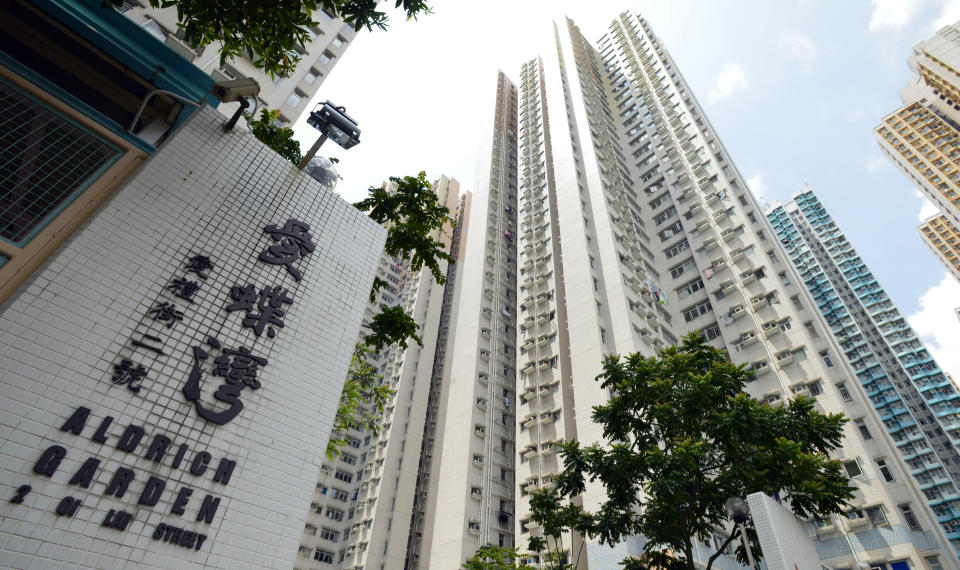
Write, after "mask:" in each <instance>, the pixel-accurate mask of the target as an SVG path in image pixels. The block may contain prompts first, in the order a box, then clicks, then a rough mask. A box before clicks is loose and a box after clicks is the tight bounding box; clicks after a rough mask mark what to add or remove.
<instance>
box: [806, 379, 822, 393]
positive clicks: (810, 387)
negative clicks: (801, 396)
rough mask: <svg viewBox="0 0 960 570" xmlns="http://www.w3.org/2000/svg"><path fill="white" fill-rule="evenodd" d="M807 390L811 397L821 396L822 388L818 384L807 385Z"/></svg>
mask: <svg viewBox="0 0 960 570" xmlns="http://www.w3.org/2000/svg"><path fill="white" fill-rule="evenodd" d="M807 390H810V395H811V396H819V395H820V394H823V387H822V386H820V382H811V383H810V384H807Z"/></svg>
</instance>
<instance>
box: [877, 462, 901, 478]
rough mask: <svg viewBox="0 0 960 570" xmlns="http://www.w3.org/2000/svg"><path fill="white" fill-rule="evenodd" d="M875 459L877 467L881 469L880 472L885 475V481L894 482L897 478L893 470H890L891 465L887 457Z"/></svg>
mask: <svg viewBox="0 0 960 570" xmlns="http://www.w3.org/2000/svg"><path fill="white" fill-rule="evenodd" d="M875 461H876V462H877V469H879V470H880V474H881V475H883V480H884V481H886V482H887V483H893V482H894V481H896V480H897V479H896V478H895V477H894V476H893V471H891V470H890V466H889V465H887V460H886V459H883V458H882V457H881V458H877V459H876V460H875Z"/></svg>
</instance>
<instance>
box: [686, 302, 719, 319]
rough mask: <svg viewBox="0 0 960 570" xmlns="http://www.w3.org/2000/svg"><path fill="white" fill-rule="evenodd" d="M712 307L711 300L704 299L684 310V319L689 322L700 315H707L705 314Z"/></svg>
mask: <svg viewBox="0 0 960 570" xmlns="http://www.w3.org/2000/svg"><path fill="white" fill-rule="evenodd" d="M712 308H713V307H712V306H711V305H710V301H709V300H707V301H702V302H700V303H697V304H696V305H694V306H692V307H690V308H689V309H686V310H684V311H683V319H684V320H685V321H686V322H688V323H689V322H690V321H692V320H694V319H696V318H698V317H699V316H700V315H705V314H707V313H708V312H709V311H710V309H712Z"/></svg>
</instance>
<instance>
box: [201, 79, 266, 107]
mask: <svg viewBox="0 0 960 570" xmlns="http://www.w3.org/2000/svg"><path fill="white" fill-rule="evenodd" d="M210 92H211V93H213V95H214V96H215V97H216V98H217V99H220V101H221V102H223V103H231V102H233V101H241V100H243V99H244V98H245V97H256V96H257V95H259V94H260V84H259V83H257V82H256V80H254V79H252V78H250V77H241V78H240V79H231V80H230V81H217V82H216V83H214V84H213V87H211V88H210Z"/></svg>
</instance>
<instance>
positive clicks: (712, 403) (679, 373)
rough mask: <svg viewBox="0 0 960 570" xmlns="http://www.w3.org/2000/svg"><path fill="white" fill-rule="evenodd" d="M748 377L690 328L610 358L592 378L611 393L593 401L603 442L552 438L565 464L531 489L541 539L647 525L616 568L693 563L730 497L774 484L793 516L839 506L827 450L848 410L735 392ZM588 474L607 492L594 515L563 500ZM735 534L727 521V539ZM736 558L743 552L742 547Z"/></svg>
mask: <svg viewBox="0 0 960 570" xmlns="http://www.w3.org/2000/svg"><path fill="white" fill-rule="evenodd" d="M748 377H749V374H748V372H747V371H745V370H744V368H743V367H742V366H736V365H734V364H730V363H728V362H727V361H726V360H725V358H724V355H723V353H721V352H720V351H718V350H717V349H715V348H713V347H711V346H709V345H707V344H706V342H705V340H704V339H703V337H701V336H697V335H690V336H687V337H685V338H684V339H683V341H682V344H681V345H679V346H675V347H670V348H667V349H666V350H664V351H663V352H662V353H661V354H660V355H659V357H650V358H647V357H644V356H643V355H641V354H639V353H636V354H632V355H629V356H627V357H626V358H621V357H619V356H616V355H614V356H611V357H608V358H607V359H606V360H605V361H604V363H603V372H602V373H601V374H600V376H598V380H600V382H601V385H602V387H603V388H605V389H608V390H610V391H611V392H612V393H613V394H614V395H613V396H612V397H611V398H610V400H609V401H608V402H607V403H606V404H603V405H599V406H596V407H594V411H593V420H594V421H595V422H597V423H599V424H600V425H602V426H603V435H604V438H605V439H606V445H603V446H601V445H600V444H597V443H594V444H592V445H588V446H583V445H581V444H580V443H579V442H577V441H570V442H566V443H564V444H562V445H561V452H560V455H561V457H562V458H563V463H564V469H563V471H562V473H561V474H559V475H558V476H557V479H556V483H557V485H556V488H555V489H549V488H547V489H541V490H539V491H536V492H535V493H534V495H533V497H532V498H531V510H532V513H533V514H532V518H533V520H535V521H537V522H538V523H540V525H541V526H542V527H543V529H544V535H546V536H547V537H554V538H556V537H559V536H560V535H561V534H562V533H563V531H565V530H572V531H576V532H579V533H581V534H583V535H586V536H589V537H591V538H594V539H599V540H600V541H601V542H603V543H605V544H608V545H611V546H612V545H615V544H617V543H618V542H620V541H621V540H623V539H625V538H626V537H628V536H631V535H644V536H645V537H646V538H647V543H646V545H645V546H644V556H643V558H642V559H641V560H639V561H637V560H625V561H624V563H623V565H624V566H625V567H627V568H638V567H645V568H647V567H653V568H687V569H690V570H692V569H693V568H694V559H693V548H694V539H700V540H701V541H703V542H706V541H707V539H708V538H709V537H710V536H711V535H712V533H713V531H714V530H716V529H723V528H725V527H727V526H728V520H727V515H726V513H725V512H724V503H725V502H726V500H727V499H728V498H730V497H735V496H736V497H744V496H746V495H747V494H749V493H753V492H758V491H759V492H764V493H767V494H768V495H774V494H775V493H779V494H780V495H781V496H786V497H788V503H789V505H790V507H791V508H792V509H793V511H794V513H796V514H797V515H798V516H801V517H824V516H827V515H829V514H831V513H836V512H840V511H841V510H842V509H843V508H844V507H845V506H846V501H847V500H848V499H850V498H852V496H853V495H852V490H853V489H852V487H850V486H849V484H848V479H847V477H846V475H845V474H844V471H843V469H842V467H841V464H840V462H839V461H835V460H831V459H829V458H828V457H827V454H828V453H829V452H830V451H831V450H832V449H834V448H836V447H837V446H839V445H840V442H841V440H842V437H843V434H842V429H843V425H844V423H846V421H847V420H846V418H845V417H844V416H843V415H842V414H824V413H821V412H818V411H816V410H814V400H812V399H810V398H803V397H799V398H796V399H794V400H791V401H789V403H787V404H785V405H783V406H770V405H768V404H764V403H760V402H758V401H756V400H755V399H753V398H751V397H750V396H749V395H747V394H746V393H744V392H743V387H744V385H745V383H746V382H747V380H748ZM587 481H591V482H595V481H596V482H599V483H600V485H602V486H603V489H604V491H605V492H606V497H605V500H604V501H603V502H602V503H601V504H600V506H599V509H598V510H597V511H596V512H593V513H590V512H587V511H585V510H583V509H582V508H580V507H578V506H576V505H575V504H574V502H573V501H572V499H573V498H575V497H577V496H579V495H581V494H582V493H584V491H586V488H587ZM750 534H751V535H752V536H751V537H750V538H751V539H752V540H753V541H754V542H755V540H756V539H755V534H754V533H752V532H751V533H750ZM737 537H738V531H736V530H735V531H734V532H733V533H732V534H731V535H729V536H728V540H727V544H736V543H735V542H734V541H735V539H736V538H737ZM534 542H535V543H534V544H532V545H531V549H532V550H542V549H543V547H544V541H543V539H540V538H538V539H536V541H534ZM723 546H724V547H725V546H726V545H723ZM720 550H722V549H720ZM754 553H755V554H759V550H758V549H755V550H754ZM719 556H720V551H719V550H718V551H717V552H716V553H714V554H713V555H712V556H711V558H710V559H709V562H708V565H707V568H708V569H709V568H711V566H712V565H713V562H714V560H716V559H717V558H718V557H719ZM738 558H740V560H741V561H742V562H745V561H746V557H745V553H744V552H743V550H742V548H738Z"/></svg>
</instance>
